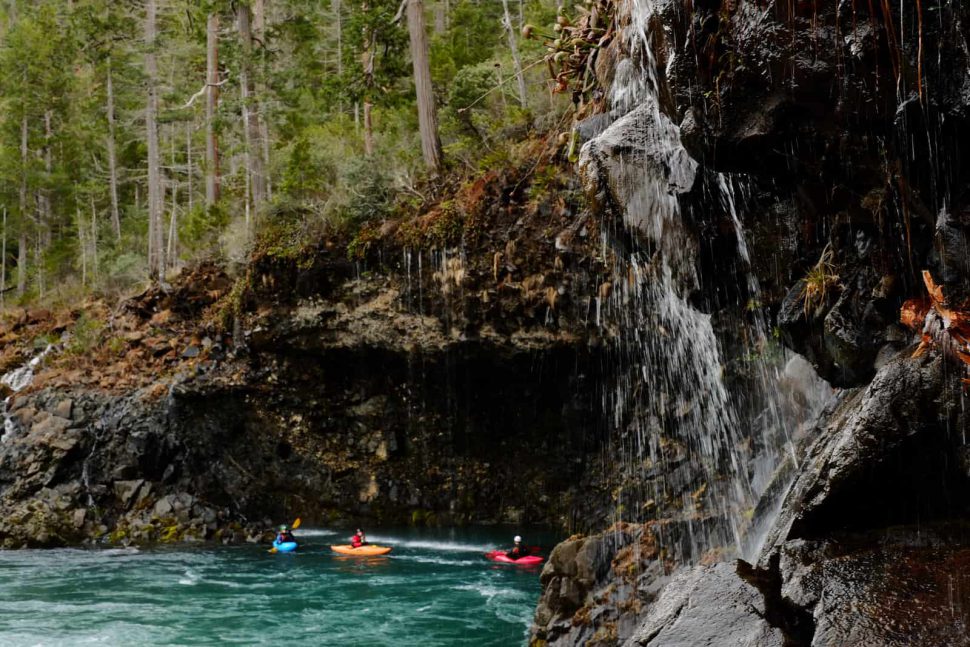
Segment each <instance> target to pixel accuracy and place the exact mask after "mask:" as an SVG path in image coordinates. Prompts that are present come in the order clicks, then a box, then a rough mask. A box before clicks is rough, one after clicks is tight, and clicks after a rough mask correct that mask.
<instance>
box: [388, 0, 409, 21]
mask: <svg viewBox="0 0 970 647" xmlns="http://www.w3.org/2000/svg"><path fill="white" fill-rule="evenodd" d="M407 7H408V0H401V6H400V7H398V8H397V13H396V14H394V19H393V20H392V21H391V24H392V25H396V24H397V23H399V22H401V18H403V17H404V10H405V9H407Z"/></svg>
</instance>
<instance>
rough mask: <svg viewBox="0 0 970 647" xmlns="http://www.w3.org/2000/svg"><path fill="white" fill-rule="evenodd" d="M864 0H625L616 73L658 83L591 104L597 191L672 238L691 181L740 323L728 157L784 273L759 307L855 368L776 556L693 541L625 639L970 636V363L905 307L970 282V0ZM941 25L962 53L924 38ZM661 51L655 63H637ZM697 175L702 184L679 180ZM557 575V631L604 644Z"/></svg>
mask: <svg viewBox="0 0 970 647" xmlns="http://www.w3.org/2000/svg"><path fill="white" fill-rule="evenodd" d="M863 5H864V3H828V4H820V3H817V4H810V3H801V4H799V3H787V4H785V3H768V4H762V5H757V4H756V3H746V2H740V3H728V2H713V3H694V4H692V5H684V4H680V3H621V4H619V5H618V10H619V20H618V25H619V27H620V28H621V29H622V28H624V27H625V26H627V25H630V24H633V27H634V28H638V29H642V30H643V32H644V34H645V35H648V36H649V41H648V43H647V44H644V42H643V41H642V40H639V41H638V40H636V39H633V42H634V45H632V46H631V45H629V43H630V42H631V41H630V40H629V39H627V40H624V39H622V38H617V39H614V41H613V43H612V45H611V46H610V52H609V56H604V57H601V61H608V62H606V63H603V64H601V65H600V66H599V67H598V68H597V72H598V75H599V79H600V82H601V83H602V84H603V86H604V88H605V90H606V91H607V92H609V91H611V90H612V91H613V92H614V96H617V95H616V94H615V93H616V92H617V90H619V91H620V93H621V94H620V96H621V97H628V96H629V94H630V88H634V89H635V88H636V84H635V83H630V82H629V81H630V79H631V78H632V79H633V80H634V81H636V80H637V76H636V75H637V74H638V73H639V75H640V78H639V81H640V83H641V86H646V87H647V88H650V87H653V91H651V92H646V93H645V95H646V96H647V98H646V100H645V101H644V102H642V103H639V104H636V103H634V104H633V105H629V103H627V105H623V101H618V102H614V104H613V107H614V110H613V111H612V112H609V113H607V115H608V116H607V118H606V121H607V122H608V123H609V124H610V125H609V126H607V125H606V124H604V123H603V122H604V119H603V118H597V119H596V120H590V122H589V123H588V124H584V125H583V126H581V128H580V132H581V136H582V137H583V139H584V140H587V139H588V140H589V141H588V143H587V144H585V148H584V161H585V163H586V165H585V173H586V177H587V180H588V182H589V187H588V188H589V190H590V192H591V194H592V196H593V202H594V203H595V204H596V206H597V207H599V208H600V209H601V210H602V212H603V217H604V218H607V219H608V218H615V220H616V222H617V223H619V226H618V227H617V229H618V230H619V231H620V232H622V234H625V235H629V236H630V237H631V238H633V239H635V241H636V242H634V243H632V244H631V248H634V249H636V248H638V246H642V247H643V248H646V249H647V250H648V251H649V253H650V254H655V253H656V254H660V253H664V252H665V250H660V251H659V252H658V251H656V249H655V241H656V234H655V230H651V228H650V226H649V224H650V222H651V220H650V217H649V216H650V215H651V208H652V207H655V206H656V205H655V204H651V203H650V202H649V200H642V199H639V198H638V191H646V192H647V193H648V194H650V195H652V196H656V195H660V196H661V197H663V196H664V195H666V196H668V197H670V198H672V199H676V200H677V201H678V206H679V211H680V213H681V214H683V219H682V222H677V223H674V224H673V225H670V226H672V227H679V228H682V230H683V233H682V235H681V236H680V238H679V240H681V241H683V242H684V244H685V245H691V246H696V248H697V250H698V259H699V260H698V270H699V272H700V281H699V283H700V287H699V289H698V294H696V295H695V296H694V302H695V303H696V304H697V306H698V307H699V308H701V309H704V310H705V311H707V312H711V313H712V317H713V318H714V320H715V321H716V322H718V324H719V325H720V326H721V327H722V328H723V327H724V326H725V325H730V323H728V322H732V320H731V319H730V316H728V317H725V315H724V310H725V309H726V308H725V304H729V303H730V302H731V300H732V299H737V298H738V296H737V294H738V291H737V288H732V287H731V284H732V283H733V284H737V283H738V273H737V270H736V269H734V270H732V269H730V268H729V266H728V265H727V264H726V262H725V260H724V259H725V258H728V257H729V255H730V244H731V236H730V233H729V232H731V231H733V230H734V227H732V225H731V223H730V222H729V221H728V213H727V211H726V210H725V209H724V208H723V205H721V206H718V205H716V204H714V205H712V204H711V202H712V201H711V200H710V199H709V196H710V195H712V194H713V195H716V193H717V186H718V185H717V181H718V180H717V178H718V174H722V176H721V177H725V178H728V180H727V181H729V182H732V183H734V184H735V185H736V186H739V187H742V188H740V190H739V193H740V194H741V195H742V196H743V197H742V198H739V202H741V201H743V202H744V203H745V204H744V206H743V209H742V210H743V214H742V216H741V221H742V222H743V226H744V229H745V233H746V238H747V244H748V247H749V249H750V250H751V256H750V257H751V267H752V270H753V274H754V275H755V276H756V277H757V280H758V282H759V285H760V287H761V292H760V295H759V299H758V302H757V303H752V302H750V301H749V307H750V306H755V307H762V308H764V310H765V311H766V312H767V313H768V315H769V317H770V319H771V322H772V325H773V326H774V327H775V329H774V332H775V335H776V338H777V339H779V340H780V341H781V342H782V343H783V344H784V345H785V346H787V347H788V348H790V349H792V350H794V351H796V352H798V353H799V354H801V355H802V356H804V357H805V358H806V359H807V360H808V361H810V362H811V363H812V365H813V366H814V367H815V369H816V370H817V371H818V372H819V374H820V375H821V376H822V377H824V378H825V379H826V380H827V381H828V382H829V383H830V384H832V385H833V386H836V387H841V388H842V389H844V390H843V391H841V392H840V393H839V396H838V400H837V401H836V402H835V403H834V404H833V405H832V406H830V407H829V408H828V409H827V410H826V411H825V413H824V415H823V417H822V418H821V419H820V420H819V422H818V423H817V424H816V425H815V427H814V429H811V430H809V431H808V433H807V434H804V435H803V436H800V437H798V438H796V441H797V442H798V444H799V454H798V461H797V466H796V467H795V471H794V473H795V475H796V477H795V479H794V484H793V485H792V486H791V487H790V488H788V487H787V486H786V485H784V484H783V479H779V481H782V484H780V485H777V486H772V487H769V488H768V491H769V492H775V493H778V494H779V496H781V497H782V503H781V508H780V513H779V516H778V518H777V520H775V521H774V522H772V516H771V513H769V514H768V517H767V521H764V522H765V523H767V524H768V528H767V535H766V537H765V540H764V544H763V546H764V548H763V549H762V552H761V553H760V555H755V556H753V557H752V559H753V561H754V562H755V564H754V565H753V566H751V565H748V564H746V563H744V562H735V561H732V562H729V563H725V564H717V565H709V564H705V565H701V566H694V567H689V566H687V565H679V564H678V563H677V562H676V560H671V562H670V568H669V569H666V570H665V572H664V575H663V577H662V578H659V580H658V581H664V580H665V579H666V578H668V577H669V575H670V574H671V572H676V571H677V569H683V570H681V571H679V574H675V575H674V577H673V579H672V580H670V583H669V584H667V586H666V588H664V590H663V592H662V593H660V596H659V598H656V601H651V602H649V603H646V604H645V605H644V606H642V607H640V608H638V609H637V610H636V612H635V613H633V612H629V613H628V617H635V618H636V619H637V623H638V624H639V629H638V630H637V631H635V632H631V633H630V634H627V635H626V636H624V635H622V634H620V633H613V634H612V635H611V636H610V637H609V638H607V639H606V640H605V641H604V643H603V644H623V642H624V641H625V640H627V639H629V640H630V641H631V642H630V643H629V644H651V645H654V644H656V645H678V644H683V645H694V644H711V645H718V644H729V643H730V644H752V645H755V644H759V645H760V644H786V645H897V644H899V645H902V644H940V645H965V644H968V639H967V637H966V630H965V628H966V624H967V612H966V609H967V606H966V604H965V603H963V601H962V600H963V599H964V598H965V595H966V579H965V578H964V577H963V576H962V575H961V574H957V573H958V571H959V569H960V568H961V566H960V564H961V563H962V560H964V559H965V558H966V555H965V553H966V548H967V546H968V543H967V536H966V533H965V530H963V522H964V520H965V519H966V518H967V515H968V512H970V507H968V504H967V502H968V501H970V489H968V488H970V470H967V467H966V466H967V464H968V461H967V458H966V457H967V456H968V452H967V449H966V447H967V445H966V440H965V439H966V428H967V424H968V421H967V420H966V417H965V415H964V414H963V411H964V409H965V407H966V404H967V403H966V402H965V398H966V396H965V394H964V393H963V385H962V384H961V382H960V379H961V378H963V377H965V376H966V375H965V368H964V366H963V365H962V364H961V362H960V359H959V356H952V357H951V358H949V359H946V358H944V357H942V353H941V352H940V350H939V349H934V350H931V351H930V352H929V353H928V354H924V355H922V356H921V357H914V356H913V355H914V351H915V349H916V346H915V343H914V342H915V341H916V340H914V339H913V337H912V336H911V335H910V333H909V332H907V331H906V330H905V329H903V328H902V327H901V326H899V324H898V322H899V316H900V306H901V305H902V303H903V301H904V300H905V299H907V298H910V297H917V296H922V295H923V294H924V290H925V289H924V287H923V285H922V280H921V277H920V271H921V270H923V269H927V270H929V271H930V272H931V274H932V276H933V277H934V279H935V280H936V281H937V282H938V283H939V284H940V285H942V286H943V290H944V294H945V295H947V298H948V299H949V300H948V301H947V303H948V305H949V307H953V308H963V307H965V305H966V299H967V295H968V294H970V273H968V271H967V264H966V262H965V258H966V241H967V240H968V233H967V232H968V223H970V220H968V219H967V213H968V212H970V211H968V209H970V206H968V205H970V202H968V200H970V192H968V190H967V187H968V186H970V167H968V166H967V165H966V164H965V163H964V162H963V161H962V159H963V157H964V156H963V154H962V152H961V151H964V150H966V149H967V147H968V145H970V121H968V116H970V94H968V93H967V87H968V79H970V58H968V56H967V51H968V48H967V44H968V42H970V39H968V36H970V32H968V25H970V8H968V5H967V4H966V3H951V2H942V3H930V4H926V3H924V4H923V6H915V5H905V6H902V5H901V6H892V4H891V3H888V4H885V3H884V4H883V5H878V4H877V3H872V4H870V5H865V6H863ZM930 15H932V16H933V19H932V21H931V20H928V17H929V16H930ZM637 21H640V22H637ZM930 22H933V24H932V25H931V24H930ZM927 47H930V48H933V51H940V52H941V53H942V52H945V53H946V54H945V56H946V59H945V60H946V62H945V63H943V60H944V59H943V58H939V59H937V60H935V61H929V60H927V59H925V57H923V56H921V54H920V52H921V51H922V52H924V54H925V51H927V50H926V49H925V48H927ZM646 48H650V50H651V52H650V56H647V55H646V53H645V51H644V50H645V49H646ZM644 61H647V62H650V63H652V64H655V69H654V70H653V71H652V72H648V71H646V70H643V69H639V70H638V69H637V65H639V64H642V63H643V62H644ZM654 77H655V79H654ZM623 93H626V94H623ZM641 95H644V93H643V92H641ZM617 105H619V107H617ZM624 115H625V116H624ZM658 115H659V116H658ZM672 124H679V126H677V127H673V126H672ZM671 128H674V130H678V131H679V132H676V133H674V134H670V131H671ZM684 155H687V156H689V159H690V160H693V161H695V162H696V166H695V165H691V166H690V173H689V174H688V173H684V172H680V171H678V169H683V168H684V165H683V164H680V163H679V162H678V161H677V159H679V158H680V157H682V156H684ZM656 169H659V171H657V170H656ZM688 176H689V178H690V183H689V185H688V184H684V185H683V186H682V185H681V184H680V183H678V182H676V181H675V180H676V179H677V178H686V177H688ZM658 177H660V178H664V177H667V178H669V179H670V180H671V182H670V184H669V186H668V187H666V193H665V192H664V191H663V190H658V189H657V187H652V186H649V182H656V181H657V178H658ZM662 188H663V187H661V189H662ZM629 205H633V206H634V207H635V209H633V211H635V213H626V212H624V211H623V207H624V206H626V207H629ZM645 224H646V225H647V226H644V225H645ZM726 250H727V251H726ZM725 277H727V278H725ZM950 295H952V296H950ZM741 298H742V300H743V298H744V297H743V292H742V297H741ZM938 323H939V322H938ZM942 325H944V326H945V325H946V324H942ZM931 332H932V331H931ZM951 355H953V354H952V353H951ZM781 471H782V470H779V472H781ZM776 478H778V475H776ZM775 507H776V505H775V504H770V503H765V504H764V506H762V505H760V504H759V506H758V507H757V509H756V510H755V514H756V515H761V514H763V513H765V512H766V511H768V510H769V509H773V508H775ZM665 513H666V511H664V510H660V509H658V510H657V511H656V514H657V515H658V517H661V518H662V517H663V515H664V514H665ZM571 541H575V540H571ZM661 546H662V547H663V546H664V543H663V542H661ZM663 553H664V549H663V548H661V554H663ZM725 554H727V552H725ZM649 567H650V566H649V565H644V570H643V573H646V572H647V569H648V568H649ZM557 568H558V572H562V573H567V572H570V567H568V566H559V567H557ZM610 577H614V578H616V579H617V580H619V578H617V576H616V575H615V574H613V575H611V576H610ZM544 583H545V584H546V589H545V593H544V596H543V603H540V614H539V616H537V624H536V628H538V630H539V631H538V633H537V632H536V631H535V630H534V636H535V638H536V640H535V642H534V644H537V645H538V644H542V642H541V641H542V639H543V637H544V635H545V636H553V635H555V638H554V639H555V641H556V642H555V644H569V645H573V644H576V645H578V644H584V643H585V641H587V640H588V639H589V637H590V636H591V635H593V633H594V628H595V627H596V626H597V625H595V624H594V627H593V628H590V627H586V626H583V625H581V623H577V622H573V623H572V624H571V627H567V624H569V613H570V612H572V606H570V605H566V604H560V605H559V607H554V606H550V605H549V604H548V602H550V601H552V600H555V599H556V598H555V595H554V594H553V593H551V591H552V590H554V589H555V588H556V586H559V587H560V588H561V586H562V584H561V581H553V580H552V579H548V580H547V581H544ZM645 585H646V582H644V583H641V586H645ZM606 586H608V584H606ZM661 588H663V587H662V586H661ZM947 592H949V593H947ZM544 604H545V606H543V605H544ZM553 609H558V615H557V616H555V619H554V620H552V621H550V620H549V619H548V613H549V612H550V611H551V610H553ZM610 623H613V625H611V626H616V625H617V623H616V618H613V617H610ZM619 624H622V623H619ZM605 626H606V624H605V623H604V624H602V625H599V627H605ZM545 627H558V628H559V630H558V631H557V633H555V634H552V633H549V634H542V630H543V629H544V628H545Z"/></svg>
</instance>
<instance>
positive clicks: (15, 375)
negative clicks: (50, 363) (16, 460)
mask: <svg viewBox="0 0 970 647" xmlns="http://www.w3.org/2000/svg"><path fill="white" fill-rule="evenodd" d="M53 350H54V345H53V344H48V345H47V347H46V348H45V349H44V350H42V351H41V352H40V353H39V354H37V355H35V356H34V357H32V358H31V359H30V360H29V361H27V362H26V363H24V364H23V365H21V366H19V367H18V368H15V369H14V370H12V371H9V372H7V373H5V374H4V375H3V376H2V377H0V384H3V385H4V386H6V387H7V388H9V389H10V390H11V391H12V392H14V393H17V392H18V391H22V390H23V389H25V388H27V387H28V386H29V385H30V383H31V382H33V381H34V370H35V369H36V368H37V367H38V366H39V365H40V363H41V362H43V361H44V358H45V357H47V356H48V355H49V354H50V353H51V352H53ZM9 405H10V396H7V397H6V398H4V399H3V405H2V408H0V413H2V415H3V434H2V435H0V443H3V442H6V440H7V439H8V438H10V437H11V436H12V435H13V433H14V432H15V431H16V429H15V427H14V423H13V420H11V419H10V415H9V414H8V412H7V409H8V407H9Z"/></svg>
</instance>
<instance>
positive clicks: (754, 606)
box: [625, 562, 787, 647]
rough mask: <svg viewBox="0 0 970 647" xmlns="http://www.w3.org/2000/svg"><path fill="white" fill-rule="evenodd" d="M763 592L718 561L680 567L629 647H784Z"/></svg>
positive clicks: (733, 569)
mask: <svg viewBox="0 0 970 647" xmlns="http://www.w3.org/2000/svg"><path fill="white" fill-rule="evenodd" d="M766 615H767V609H766V606H765V601H764V598H763V595H762V593H761V592H760V591H759V590H758V589H757V588H755V587H754V586H753V585H751V584H749V583H748V582H746V581H745V580H744V579H742V578H741V577H740V576H739V575H738V572H737V567H736V565H734V564H732V563H727V562H722V563H720V564H714V565H711V566H697V567H694V568H692V569H688V570H685V571H682V572H681V573H680V574H679V575H677V576H675V577H674V578H673V579H672V580H671V581H670V582H669V583H668V584H667V586H666V587H665V588H664V590H663V593H662V594H661V595H660V597H659V598H658V599H657V601H656V602H655V603H654V604H653V606H651V608H650V611H649V613H648V614H647V617H646V618H645V619H644V621H643V623H642V624H641V625H640V627H639V629H637V632H636V634H635V635H634V636H633V637H632V638H631V639H630V640H629V641H628V642H626V643H625V644H626V645H627V646H628V647H635V646H638V645H639V646H644V647H645V646H648V645H650V646H655V647H659V646H661V645H663V646H664V647H696V646H699V645H711V646H712V647H713V646H714V645H739V646H741V647H783V646H784V645H786V644H787V643H786V641H785V636H784V634H783V633H782V631H781V630H780V629H778V628H776V627H773V626H771V625H770V624H769V622H768V621H767V620H766V619H765V617H766Z"/></svg>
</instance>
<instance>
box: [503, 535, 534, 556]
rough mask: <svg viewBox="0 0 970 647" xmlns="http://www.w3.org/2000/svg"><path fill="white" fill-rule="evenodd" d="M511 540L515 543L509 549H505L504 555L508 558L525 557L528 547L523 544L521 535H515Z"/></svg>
mask: <svg viewBox="0 0 970 647" xmlns="http://www.w3.org/2000/svg"><path fill="white" fill-rule="evenodd" d="M513 541H514V542H515V545H514V546H512V548H510V549H509V550H507V551H505V556H506V557H508V558H509V559H519V558H520V557H526V556H527V555H528V554H529V549H528V547H527V546H526V545H525V544H523V543H522V537H520V536H519V535H516V536H515V539H514V540H513Z"/></svg>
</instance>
